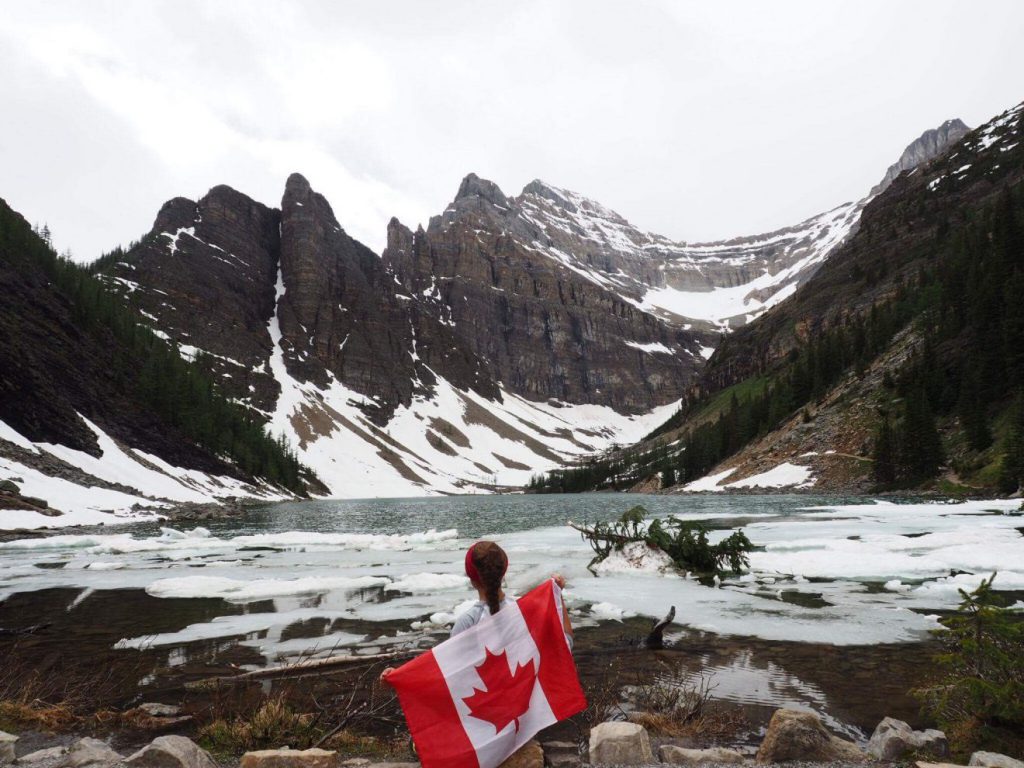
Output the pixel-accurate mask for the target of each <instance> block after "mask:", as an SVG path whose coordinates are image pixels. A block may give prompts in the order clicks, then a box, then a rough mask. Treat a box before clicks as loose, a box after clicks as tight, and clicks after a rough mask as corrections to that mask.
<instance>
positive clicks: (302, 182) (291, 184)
mask: <svg viewBox="0 0 1024 768" xmlns="http://www.w3.org/2000/svg"><path fill="white" fill-rule="evenodd" d="M312 191H313V188H312V187H311V186H310V184H309V181H308V180H307V179H306V177H305V176H303V175H302V174H301V173H299V172H298V171H296V172H295V173H292V174H289V176H288V179H287V180H286V181H285V183H284V193H285V195H288V194H289V193H291V194H293V195H295V194H298V195H308V194H310V193H311V192H312Z"/></svg>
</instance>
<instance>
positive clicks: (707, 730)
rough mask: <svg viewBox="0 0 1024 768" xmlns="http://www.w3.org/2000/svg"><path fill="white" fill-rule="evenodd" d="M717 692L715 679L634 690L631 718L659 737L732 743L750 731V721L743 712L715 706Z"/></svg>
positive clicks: (661, 683) (677, 681)
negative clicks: (738, 734)
mask: <svg viewBox="0 0 1024 768" xmlns="http://www.w3.org/2000/svg"><path fill="white" fill-rule="evenodd" d="M714 689H715V686H714V684H713V678H712V677H711V676H704V675H701V676H700V677H699V678H697V679H696V680H691V679H684V678H670V679H662V680H658V681H655V682H651V683H643V684H640V685H636V686H633V687H632V688H630V689H628V693H629V698H630V700H631V702H632V704H633V706H634V707H635V709H634V711H631V712H630V713H629V714H628V718H629V720H630V721H631V722H634V723H638V724H640V725H642V726H644V727H645V728H646V729H647V730H648V731H650V732H651V733H652V734H653V735H655V736H670V737H674V738H680V737H691V738H699V739H702V740H707V741H721V740H725V739H728V738H730V737H732V736H733V735H735V734H736V733H738V732H739V731H741V730H743V729H744V728H746V727H747V725H748V723H747V719H746V717H745V716H744V715H743V713H742V712H741V711H740V710H739V709H736V708H728V707H724V706H720V705H717V704H715V703H714V702H712V699H711V694H712V692H713V691H714Z"/></svg>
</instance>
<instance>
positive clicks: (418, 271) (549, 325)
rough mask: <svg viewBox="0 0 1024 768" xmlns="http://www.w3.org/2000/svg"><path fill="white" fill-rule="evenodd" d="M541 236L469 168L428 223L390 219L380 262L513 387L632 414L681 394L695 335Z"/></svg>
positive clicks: (689, 369)
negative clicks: (542, 246) (608, 284)
mask: <svg viewBox="0 0 1024 768" xmlns="http://www.w3.org/2000/svg"><path fill="white" fill-rule="evenodd" d="M538 237H539V233H537V232H535V231H531V230H530V229H529V227H528V225H527V223H526V222H525V221H524V219H523V218H522V217H521V216H520V211H519V207H518V203H517V202H516V201H514V200H511V199H509V198H508V197H506V196H505V195H504V194H502V193H501V190H499V189H498V187H497V186H496V185H494V184H493V183H491V182H488V181H485V180H482V179H479V178H478V177H476V176H475V175H472V174H471V175H469V176H467V177H466V179H464V180H463V182H462V184H461V186H460V187H459V192H458V194H457V196H456V198H455V200H454V201H453V202H452V204H451V205H450V206H449V207H448V208H447V209H446V210H445V212H444V213H443V214H442V215H441V216H438V217H434V218H433V219H432V220H431V222H430V227H429V228H428V229H427V230H426V231H424V230H423V229H422V228H421V229H418V230H417V231H416V232H413V231H411V230H410V229H409V228H408V227H406V226H404V225H402V224H401V223H400V222H398V221H397V220H395V219H392V221H391V223H390V225H389V226H388V245H387V249H386V250H385V251H384V256H383V259H384V263H385V265H386V267H387V269H388V270H389V271H390V272H391V273H392V274H393V275H394V278H395V280H396V281H397V282H398V283H399V284H400V285H401V286H402V288H403V289H404V291H405V292H406V293H407V294H408V295H410V296H413V297H417V299H418V301H419V303H420V304H421V306H424V307H426V308H427V309H428V310H429V311H430V312H431V314H432V316H433V317H434V318H435V319H436V320H437V321H438V322H439V323H441V324H444V325H447V326H448V327H450V328H452V329H453V331H454V334H455V335H456V336H457V337H458V338H459V339H460V340H461V342H462V343H463V344H464V345H465V346H466V347H467V348H468V349H469V350H470V351H471V352H472V353H473V354H475V355H476V356H477V357H478V358H480V359H482V360H485V361H486V364H487V365H488V367H489V369H490V372H491V378H493V379H494V380H495V381H500V382H502V383H503V384H504V385H505V386H506V387H507V388H508V389H509V390H510V391H512V392H515V393H517V394H520V395H523V396H525V397H527V398H530V399H534V400H546V399H550V398H554V399H558V400H562V401H566V402H572V403H599V404H602V405H609V406H612V407H614V408H616V409H618V410H620V411H634V412H635V411H641V410H648V409H650V408H651V407H652V406H654V405H659V404H663V403H666V402H670V401H671V400H674V399H676V398H678V397H679V396H680V395H681V393H682V392H683V391H684V390H685V388H686V386H687V384H688V382H689V380H690V378H691V376H692V375H693V373H694V372H695V371H696V369H697V368H698V363H697V361H696V360H695V354H694V351H693V350H694V349H695V347H697V346H699V345H697V343H696V341H695V337H694V336H693V335H692V334H689V333H688V332H686V331H684V330H682V329H681V328H673V327H672V326H671V325H669V324H667V323H666V322H664V321H662V320H660V319H658V318H656V317H654V316H653V315H650V314H648V313H646V312H644V311H642V310H640V309H638V308H637V307H636V306H635V304H633V303H630V302H629V301H627V300H625V299H624V298H622V297H621V296H619V295H618V294H617V293H615V292H613V291H611V290H608V289H606V288H604V287H602V286H601V285H599V284H596V283H595V282H593V281H592V280H590V279H588V278H587V277H585V276H582V275H580V274H579V273H578V272H576V271H574V270H573V269H571V268H570V267H569V266H568V265H566V264H564V263H560V262H558V261H557V260H555V259H552V258H551V257H550V256H549V255H547V254H546V253H542V252H540V251H539V250H538V249H537V248H536V247H535V246H534V245H533V244H534V242H535V241H536V240H537V238H538ZM642 347H646V349H642Z"/></svg>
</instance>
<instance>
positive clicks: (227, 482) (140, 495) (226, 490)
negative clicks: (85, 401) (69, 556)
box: [0, 417, 286, 530]
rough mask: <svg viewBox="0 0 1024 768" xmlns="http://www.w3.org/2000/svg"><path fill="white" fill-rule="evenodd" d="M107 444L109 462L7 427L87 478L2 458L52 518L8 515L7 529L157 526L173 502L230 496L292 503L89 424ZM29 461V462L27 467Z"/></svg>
mask: <svg viewBox="0 0 1024 768" xmlns="http://www.w3.org/2000/svg"><path fill="white" fill-rule="evenodd" d="M82 419H83V421H84V422H85V423H86V425H87V426H88V427H89V429H91V430H92V432H93V434H95V436H96V440H97V443H98V444H99V447H100V450H101V452H102V453H101V455H100V456H99V457H96V456H92V455H90V454H88V453H85V452H83V451H77V450H74V449H72V448H68V447H66V446H63V445H55V444H52V443H45V442H38V443H34V442H32V441H30V440H28V439H27V438H25V437H24V436H23V435H21V434H20V433H18V432H17V431H16V430H14V429H12V428H11V427H10V426H8V425H7V424H4V423H3V422H0V447H2V443H3V441H6V442H8V443H11V444H13V445H15V446H17V447H18V448H21V449H23V450H26V451H30V452H32V453H34V454H36V455H37V456H42V457H45V456H49V457H52V458H53V459H57V460H59V461H60V462H63V463H64V464H66V465H68V466H69V467H73V468H74V469H75V470H78V471H79V472H80V473H81V474H80V475H77V476H74V479H68V477H72V476H71V475H69V476H67V477H58V476H56V475H54V474H48V473H46V472H43V471H41V470H40V469H39V468H37V467H34V466H29V465H28V464H29V463H32V462H29V460H28V459H25V460H23V461H19V460H17V459H16V458H11V457H7V456H3V455H2V454H0V481H4V480H7V481H11V482H13V483H14V484H15V485H17V486H18V489H19V493H20V494H21V496H23V497H30V498H35V499H42V500H43V501H45V502H46V503H47V505H48V506H49V510H48V511H50V512H53V513H54V514H52V515H51V514H45V513H44V512H39V511H37V510H35V509H31V508H29V505H27V504H26V506H25V508H24V509H6V510H2V511H0V530H14V529H21V528H25V529H34V528H62V527H67V526H72V525H101V524H105V525H115V524H119V523H131V522H138V521H140V520H152V519H157V518H158V517H160V510H162V509H166V508H167V507H169V506H171V505H172V504H173V503H200V504H209V503H216V502H217V501H218V499H223V498H227V497H249V498H261V499H266V500H268V501H270V500H279V499H283V498H286V497H285V496H284V495H283V494H282V493H280V492H278V491H275V490H273V489H271V488H269V487H267V486H262V487H254V486H252V485H249V484H247V483H244V482H242V481H241V480H237V479H235V478H232V477H227V476H217V475H211V474H208V473H206V472H199V471H197V470H189V469H183V468H181V467H175V466H172V465H171V464H169V463H168V462H166V461H164V460H163V459H161V458H159V457H158V456H153V455H152V454H147V453H144V452H143V451H139V450H134V449H132V450H125V449H123V448H122V447H121V446H120V445H118V444H117V442H115V441H114V440H113V438H111V437H110V436H109V435H108V434H107V433H106V432H104V431H103V430H102V429H100V427H98V426H97V425H96V424H93V423H92V422H91V421H89V420H88V419H85V418H84V417H82ZM26 462H28V463H26Z"/></svg>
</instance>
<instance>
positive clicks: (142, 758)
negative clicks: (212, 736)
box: [124, 736, 217, 768]
mask: <svg viewBox="0 0 1024 768" xmlns="http://www.w3.org/2000/svg"><path fill="white" fill-rule="evenodd" d="M124 762H125V765H128V766H131V768H217V763H216V762H215V761H214V759H213V758H212V757H210V753H209V752H207V751H206V750H205V749H202V748H201V747H200V746H199V745H198V744H196V743H195V742H194V741H192V739H189V738H186V737H185V736H160V737H159V738H156V739H153V741H151V742H150V743H149V744H148V745H146V746H145V747H143V748H142V749H140V750H139V751H138V752H136V753H135V754H134V755H131V756H130V757H128V758H127V759H126V760H125V761H124Z"/></svg>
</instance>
